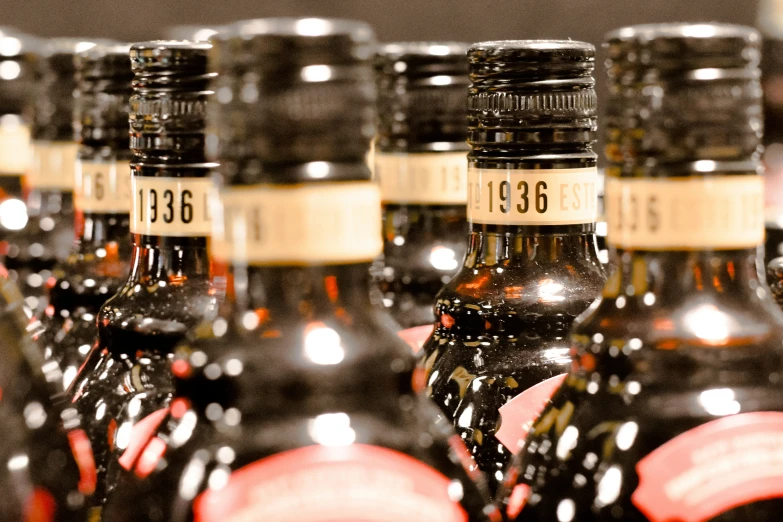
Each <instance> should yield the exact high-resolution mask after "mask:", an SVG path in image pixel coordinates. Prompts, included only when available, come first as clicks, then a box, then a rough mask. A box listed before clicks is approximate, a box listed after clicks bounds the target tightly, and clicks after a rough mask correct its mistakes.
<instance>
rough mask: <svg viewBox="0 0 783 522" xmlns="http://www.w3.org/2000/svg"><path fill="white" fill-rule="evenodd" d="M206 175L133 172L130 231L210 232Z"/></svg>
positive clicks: (209, 183) (187, 234)
mask: <svg viewBox="0 0 783 522" xmlns="http://www.w3.org/2000/svg"><path fill="white" fill-rule="evenodd" d="M212 187H213V184H212V180H210V179H209V178H163V177H161V178H153V177H147V176H132V178H131V191H132V194H133V205H132V206H131V226H130V230H131V232H132V233H133V234H144V235H147V236H174V237H193V236H196V237H200V236H209V235H211V234H212V223H211V220H210V218H209V205H210V197H211V193H212Z"/></svg>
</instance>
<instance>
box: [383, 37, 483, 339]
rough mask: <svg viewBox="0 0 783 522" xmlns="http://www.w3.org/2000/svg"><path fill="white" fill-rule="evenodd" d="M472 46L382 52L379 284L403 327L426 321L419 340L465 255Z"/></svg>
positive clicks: (413, 46) (400, 47)
mask: <svg viewBox="0 0 783 522" xmlns="http://www.w3.org/2000/svg"><path fill="white" fill-rule="evenodd" d="M467 50H468V46H467V44H459V43H451V42H417V43H395V44H387V45H384V46H383V47H381V48H380V50H379V52H378V56H377V57H376V78H377V84H378V123H379V125H378V131H377V137H376V142H375V150H374V161H373V164H374V169H375V171H374V175H375V176H376V177H377V178H378V179H379V181H380V184H381V198H382V200H383V205H384V207H383V209H384V212H383V268H382V274H381V275H380V278H379V284H380V288H381V291H382V292H383V298H384V303H385V304H386V306H387V307H389V309H390V310H389V311H390V312H391V314H392V317H394V318H395V319H396V320H397V322H398V323H399V324H400V325H401V326H402V327H403V328H412V327H415V326H421V325H427V327H425V328H423V329H421V330H419V331H422V330H423V331H424V335H423V336H421V341H424V339H426V338H427V335H429V329H430V328H429V327H431V325H432V323H433V321H434V319H435V316H434V315H433V303H434V302H435V295H436V294H437V293H438V291H440V289H441V288H442V287H443V284H444V283H447V282H449V280H451V277H452V276H453V275H454V273H455V272H456V271H457V269H458V268H459V266H460V263H461V262H462V259H463V257H464V256H465V239H464V238H465V233H466V232H467V225H466V222H465V202H466V198H467V193H468V188H467V178H468V176H467V151H468V144H467V142H466V139H467V129H466V127H465V118H466V117H467V107H466V97H467V89H468V66H467V61H466V60H465V54H466V52H467ZM411 333H412V332H411ZM409 334H410V333H409Z"/></svg>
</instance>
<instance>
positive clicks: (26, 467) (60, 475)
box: [0, 265, 95, 522]
mask: <svg viewBox="0 0 783 522" xmlns="http://www.w3.org/2000/svg"><path fill="white" fill-rule="evenodd" d="M28 322H29V320H28V317H27V315H26V314H25V311H24V303H23V301H22V294H21V293H20V292H19V289H18V288H17V287H16V285H15V284H14V283H13V282H12V281H11V280H10V279H9V274H8V272H7V271H6V269H5V268H4V267H3V266H2V265H0V361H2V365H1V366H2V370H0V390H2V396H0V425H2V427H3V443H2V444H0V464H2V465H0V487H2V488H3V496H2V499H0V521H2V522H19V521H26V522H28V521H29V522H34V521H36V522H37V521H47V522H73V521H81V520H85V513H86V505H87V501H88V499H89V497H90V495H91V494H92V493H93V491H94V489H95V467H94V464H93V459H92V454H91V452H90V444H89V441H88V440H87V436H86V435H85V433H84V432H83V431H75V432H73V433H71V434H69V435H66V433H65V431H64V430H63V429H62V427H61V424H60V413H59V409H58V408H56V407H55V406H54V404H53V403H52V401H51V400H50V398H49V388H48V386H47V385H46V382H45V380H44V376H43V374H42V372H41V365H42V358H43V356H42V353H41V351H40V349H39V347H38V346H37V345H36V344H35V343H34V341H33V340H32V338H30V336H29V335H28V334H27V332H26V331H25V328H26V327H27V326H28Z"/></svg>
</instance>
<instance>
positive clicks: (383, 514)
mask: <svg viewBox="0 0 783 522" xmlns="http://www.w3.org/2000/svg"><path fill="white" fill-rule="evenodd" d="M372 45H373V38H372V32H371V30H370V28H369V27H368V26H367V25H365V24H362V23H358V22H351V21H338V20H324V19H301V20H292V19H269V20H256V21H249V22H242V23H239V24H237V25H235V26H233V27H230V28H227V29H225V31H224V32H222V33H219V36H218V39H217V40H215V41H214V46H215V47H214V49H213V50H212V54H211V58H212V59H211V64H213V65H214V66H215V67H216V70H217V71H218V73H219V77H218V79H217V81H216V84H215V92H216V96H215V98H216V100H217V102H218V103H216V104H215V105H214V106H212V109H211V110H210V118H211V119H210V124H211V126H214V129H215V132H216V138H217V139H216V142H215V143H216V145H217V146H218V150H219V153H218V158H217V159H219V161H220V163H221V167H220V176H221V178H222V180H223V183H224V185H223V187H222V189H221V192H220V201H221V206H222V218H221V219H220V220H217V219H216V226H215V229H214V230H215V235H216V237H215V243H214V244H213V250H212V253H213V255H214V256H215V257H216V258H217V259H218V260H220V261H222V262H225V263H229V264H230V265H231V276H230V280H231V281H232V282H233V285H232V288H231V292H230V293H231V296H232V299H231V308H232V312H231V314H230V315H227V316H224V318H220V319H217V320H215V321H213V322H212V323H211V324H210V325H209V326H210V328H209V330H210V331H211V335H212V337H213V338H212V339H202V340H199V341H196V342H194V343H192V344H189V345H186V346H183V347H181V348H180V349H179V350H178V355H177V359H176V360H175V362H174V363H173V369H174V372H175V375H176V376H177V377H178V380H177V385H178V390H177V395H178V397H177V398H175V399H174V401H173V402H172V406H171V412H170V414H169V415H168V416H167V417H166V418H165V419H163V421H162V425H161V427H160V429H159V430H158V432H157V435H156V436H155V437H153V438H152V439H151V440H150V441H149V443H148V444H147V445H146V447H144V448H143V449H142V448H136V449H134V450H133V451H131V452H130V453H127V454H126V455H123V458H124V459H127V461H128V464H129V467H131V472H129V473H127V474H126V475H125V476H124V480H123V481H122V482H121V483H120V485H118V487H117V488H116V490H115V492H114V493H113V495H112V496H111V497H110V500H109V503H108V504H107V508H106V512H105V516H106V520H111V521H112V522H121V521H134V522H142V521H153V520H166V521H170V522H183V521H192V520H199V521H203V522H208V521H218V520H227V519H232V520H233V519H236V520H239V519H251V520H283V519H301V520H310V521H321V520H323V521H326V520H367V521H381V520H383V521H392V520H399V519H401V518H404V519H407V520H414V521H424V520H439V521H451V520H460V521H465V520H484V519H486V517H487V515H488V514H492V513H495V511H494V510H493V509H492V508H491V507H488V506H487V502H486V500H485V498H486V497H484V496H483V495H482V494H481V493H480V490H479V489H478V486H477V485H476V484H474V482H473V481H472V480H471V478H470V477H469V475H468V474H467V472H466V471H465V469H464V468H463V467H462V464H461V460H460V458H459V454H460V453H459V451H460V449H459V445H458V443H459V440H458V439H457V440H456V441H454V440H453V439H450V438H449V431H448V430H445V431H444V430H443V428H439V427H438V426H437V425H436V423H435V415H433V413H434V408H432V407H431V405H429V404H428V403H427V402H426V401H425V400H423V399H421V398H419V396H418V395H417V394H415V393H414V392H413V390H412V388H411V384H410V383H411V377H412V369H413V365H412V361H411V359H410V358H411V355H410V349H409V348H408V347H407V345H405V343H403V342H402V341H401V340H400V339H399V338H398V337H397V336H396V335H395V334H394V332H393V331H392V330H389V329H388V328H386V327H385V326H384V324H386V320H385V319H384V318H383V317H382V312H380V311H379V310H378V309H377V308H375V307H373V306H371V305H370V297H369V289H370V276H369V272H368V270H369V266H370V263H371V261H372V260H373V259H374V258H375V256H377V255H378V254H379V253H380V251H381V248H382V242H381V236H380V227H379V226H378V224H379V223H380V218H381V215H380V214H381V205H380V194H379V191H378V188H377V186H376V185H375V184H373V183H372V182H371V181H370V172H369V169H368V168H367V165H366V163H365V155H366V153H367V149H368V145H369V143H370V139H371V137H372V131H373V125H372V118H373V112H374V111H373V110H372V106H373V102H374V96H373V88H372V69H371V64H370V60H371V58H372V56H371V55H372ZM281 48H284V49H286V50H287V51H286V52H285V53H280V51H279V49H281ZM294 238H296V239H295V240H294ZM149 420H150V422H151V423H152V424H153V425H154V424H157V423H160V422H161V419H156V418H151V419H149ZM452 436H453V433H452ZM452 444H455V446H454V447H453V448H452V447H451V445H452ZM462 451H464V447H463V448H462ZM144 477H146V478H144ZM183 484H185V486H182V485H183Z"/></svg>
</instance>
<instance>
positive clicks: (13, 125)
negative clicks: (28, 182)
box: [0, 114, 30, 176]
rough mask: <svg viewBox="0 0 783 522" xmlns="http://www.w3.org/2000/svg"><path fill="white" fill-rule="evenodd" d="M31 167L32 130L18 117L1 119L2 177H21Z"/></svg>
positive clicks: (11, 116) (8, 115)
mask: <svg viewBox="0 0 783 522" xmlns="http://www.w3.org/2000/svg"><path fill="white" fill-rule="evenodd" d="M29 167H30V129H29V128H28V127H27V126H26V125H24V124H22V120H21V118H20V117H18V116H14V115H11V114H7V115H5V116H2V117H0V176H21V175H22V174H25V173H26V172H27V170H28V169H29Z"/></svg>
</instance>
